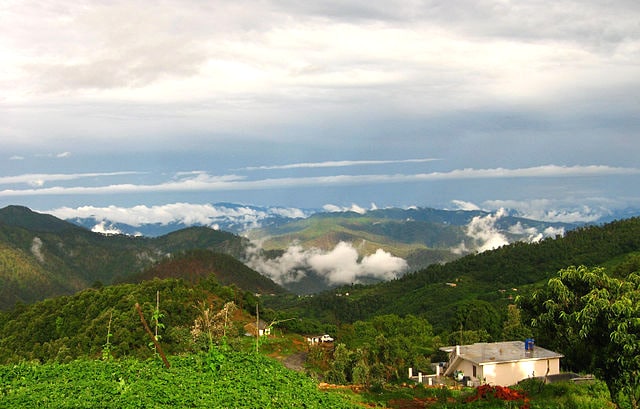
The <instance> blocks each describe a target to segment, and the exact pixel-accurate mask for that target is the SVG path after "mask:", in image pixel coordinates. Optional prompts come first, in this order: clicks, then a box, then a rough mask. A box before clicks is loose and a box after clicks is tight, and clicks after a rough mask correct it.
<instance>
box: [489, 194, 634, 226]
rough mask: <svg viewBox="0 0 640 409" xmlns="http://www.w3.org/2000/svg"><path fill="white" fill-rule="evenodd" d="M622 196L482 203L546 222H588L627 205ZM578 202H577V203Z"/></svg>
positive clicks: (491, 207) (490, 207) (492, 207)
mask: <svg viewBox="0 0 640 409" xmlns="http://www.w3.org/2000/svg"><path fill="white" fill-rule="evenodd" d="M622 199H623V198H616V199H612V198H597V197H596V198H588V197H586V198H581V199H580V200H577V199H575V198H572V197H567V198H555V199H531V200H526V201H519V200H489V201H486V202H485V203H483V206H484V207H485V208H486V209H499V208H507V209H512V210H514V211H517V214H518V216H520V217H523V218H527V219H532V220H540V221H546V222H562V223H589V222H595V221H597V220H599V219H601V218H602V217H604V216H608V215H610V214H611V210H610V209H612V208H623V207H625V206H627V205H628V203H625V202H624V201H623V200H622ZM578 203H579V204H578Z"/></svg>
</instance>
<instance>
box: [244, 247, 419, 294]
mask: <svg viewBox="0 0 640 409" xmlns="http://www.w3.org/2000/svg"><path fill="white" fill-rule="evenodd" d="M247 258H248V260H247V265H248V266H249V267H251V268H253V269H255V270H256V271H259V272H261V273H262V274H264V275H266V276H268V277H270V278H271V279H272V280H274V281H275V282H277V283H279V284H286V283H290V282H297V281H299V280H301V279H302V278H303V277H305V276H306V274H307V271H308V270H312V271H314V272H315V273H316V274H318V275H319V276H320V277H322V278H324V279H325V281H326V282H327V283H328V284H330V285H341V284H351V283H358V282H360V280H362V279H363V278H365V277H369V278H376V279H381V280H390V279H393V278H396V277H397V276H398V275H399V274H401V273H403V272H404V271H405V270H406V269H407V263H406V261H405V260H404V259H402V258H399V257H395V256H393V255H391V254H390V253H388V252H386V251H384V250H382V249H378V250H377V251H376V252H375V253H374V254H371V255H366V256H364V257H363V258H362V259H361V260H359V255H358V251H357V250H356V249H355V248H354V247H353V245H352V244H351V243H347V242H340V243H338V244H337V245H336V246H335V247H334V248H333V249H332V250H330V251H323V250H320V249H318V248H311V249H303V248H302V246H299V245H292V246H290V247H289V248H288V249H287V250H286V251H285V252H284V253H283V254H282V255H281V256H280V257H277V258H275V259H266V258H264V257H262V256H261V255H260V252H259V247H258V244H256V247H254V249H253V250H252V251H251V252H250V253H249V254H248V257H247Z"/></svg>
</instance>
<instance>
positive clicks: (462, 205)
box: [451, 200, 480, 210]
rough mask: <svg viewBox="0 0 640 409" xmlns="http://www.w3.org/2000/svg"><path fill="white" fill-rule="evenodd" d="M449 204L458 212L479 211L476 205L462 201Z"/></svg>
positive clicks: (453, 201)
mask: <svg viewBox="0 0 640 409" xmlns="http://www.w3.org/2000/svg"><path fill="white" fill-rule="evenodd" d="M451 203H453V205H454V206H455V208H456V209H458V210H480V208H479V207H478V206H477V205H476V204H474V203H471V202H466V201H464V200H452V201H451Z"/></svg>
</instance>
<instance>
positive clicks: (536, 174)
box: [0, 165, 640, 197]
mask: <svg viewBox="0 0 640 409" xmlns="http://www.w3.org/2000/svg"><path fill="white" fill-rule="evenodd" d="M131 173H137V172H113V173H95V174H91V173H87V174H78V175H23V176H17V177H11V176H9V177H0V184H7V183H16V182H18V181H23V182H25V181H28V180H33V179H36V178H35V176H38V177H39V178H40V179H42V180H71V179H78V178H80V177H86V176H89V175H96V176H101V175H122V174H131ZM638 174H640V168H626V167H612V166H603V165H591V166H557V165H545V166H535V167H529V168H516V169H506V168H490V169H471V168H468V169H455V170H452V171H448V172H432V173H418V174H375V175H374V174H368V175H367V174H365V175H329V176H314V177H285V178H267V179H259V180H247V179H246V178H245V177H243V176H238V175H223V176H212V175H208V174H206V173H204V172H197V174H196V176H193V177H184V178H181V179H178V180H170V181H166V182H162V183H158V184H151V185H134V184H114V185H108V186H75V187H62V186H56V187H49V188H42V189H21V190H20V189H5V190H2V191H0V197H3V196H4V197H14V196H34V195H65V194H67V195H75V194H82V195H96V194H115V193H120V194H126V193H128V194H131V193H149V192H195V191H225V190H226V191H236V190H264V189H283V188H294V187H318V186H357V185H373V184H381V183H413V182H428V181H438V180H465V179H470V180H471V179H507V178H581V177H590V176H612V175H638Z"/></svg>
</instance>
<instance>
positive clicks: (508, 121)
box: [0, 0, 640, 219]
mask: <svg viewBox="0 0 640 409" xmlns="http://www.w3.org/2000/svg"><path fill="white" fill-rule="evenodd" d="M316 3H318V2H307V3H303V2H294V1H288V0H285V1H275V0H264V1H263V0H260V1H257V0H243V1H240V2H237V1H227V0H216V1H212V2H206V4H205V3H203V2H200V1H194V0H186V1H177V0H165V1H162V2H148V1H146V0H140V1H124V0H113V1H109V2H106V3H105V2H103V1H98V0H86V1H83V2H82V3H81V4H80V5H69V4H68V2H64V1H61V0H49V1H46V2H40V1H31V0H27V1H19V2H5V3H3V4H2V5H1V6H0V56H2V57H1V59H2V70H0V89H2V94H1V95H0V152H2V155H4V158H3V159H4V160H0V203H2V205H6V204H12V203H15V202H20V203H22V204H25V205H29V206H32V207H34V206H37V207H40V208H56V207H63V206H74V207H75V206H82V205H94V206H98V207H105V206H108V205H118V206H123V207H132V206H134V205H137V204H141V203H143V204H145V205H147V206H152V205H161V204H166V203H174V202H182V203H186V202H190V203H208V202H222V201H231V202H241V203H257V204H262V205H273V204H277V205H279V206H283V207H316V208H317V207H320V206H322V205H324V204H326V203H335V205H336V206H338V207H339V208H344V207H347V206H350V205H351V204H352V203H372V202H374V203H379V204H380V205H382V206H389V205H395V206H407V205H414V204H417V205H420V206H434V207H441V206H443V205H449V204H450V203H451V201H452V200H458V201H460V202H459V203H476V204H477V205H478V206H480V207H482V208H485V207H487V206H489V204H490V202H492V201H493V202H495V203H496V206H493V205H491V206H490V207H492V208H493V209H497V208H499V207H500V205H498V202H505V203H516V202H517V203H521V204H524V203H526V202H527V201H545V200H547V201H557V200H559V199H560V198H561V196H566V198H565V199H566V203H572V202H573V203H574V204H575V203H578V204H580V205H584V206H587V207H588V208H589V209H592V210H593V212H594V213H600V212H601V211H606V208H609V207H611V206H617V207H624V206H629V205H637V204H638V203H639V202H640V196H638V193H636V192H634V191H633V190H632V189H628V188H626V186H635V185H637V184H638V179H639V177H638V161H637V158H636V156H637V155H636V152H638V151H639V150H640V145H639V144H640V140H639V139H638V138H637V135H638V133H639V132H640V121H639V120H638V115H637V112H638V106H637V105H638V104H637V95H638V94H639V93H640V75H638V66H640V27H639V26H638V24H637V16H638V14H639V13H640V3H638V2H636V1H628V0H622V1H616V2H601V1H595V0H590V1H577V0H569V1H563V2H557V1H551V0H523V1H518V2H504V1H495V0H479V1H478V0H474V1H469V0H463V1H459V2H450V1H449V2H447V1H442V0H414V1H390V2H385V3H384V4H375V3H373V2H366V1H363V0H344V1H339V2H338V1H328V2H321V3H318V4H316ZM607 198H608V199H611V198H613V199H611V200H612V202H610V203H608V204H606V203H604V202H605V200H606V199H607ZM595 202H597V203H598V205H595V206H594V204H593V203H595ZM614 202H615V203H614ZM599 206H603V207H602V209H601V208H600V207H599ZM522 207H524V205H522ZM536 208H537V206H536ZM531 210H532V212H533V211H535V209H531ZM563 216H564V217H566V218H567V219H571V218H572V217H573V216H572V215H571V213H570V212H567V211H566V210H565V209H560V210H558V213H557V214H553V212H551V211H549V213H548V214H547V216H546V217H550V218H553V217H563Z"/></svg>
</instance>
